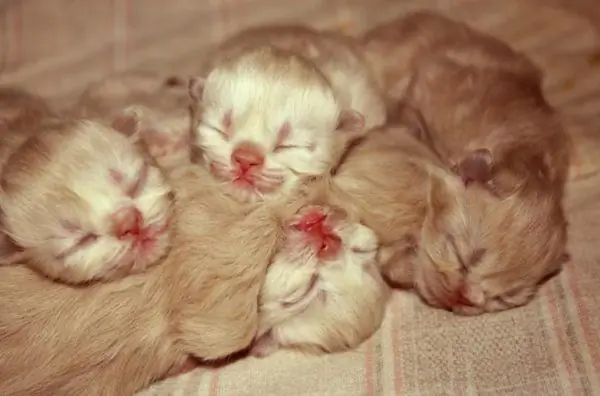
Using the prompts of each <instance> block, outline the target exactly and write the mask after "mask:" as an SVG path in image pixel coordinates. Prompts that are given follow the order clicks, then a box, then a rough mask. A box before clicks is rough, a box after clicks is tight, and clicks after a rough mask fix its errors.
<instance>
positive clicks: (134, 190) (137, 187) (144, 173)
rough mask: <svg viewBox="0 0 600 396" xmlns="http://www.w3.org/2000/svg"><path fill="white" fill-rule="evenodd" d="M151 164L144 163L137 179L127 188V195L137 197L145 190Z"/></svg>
mask: <svg viewBox="0 0 600 396" xmlns="http://www.w3.org/2000/svg"><path fill="white" fill-rule="evenodd" d="M149 169H150V166H149V165H148V164H144V166H143V167H142V169H141V170H140V172H139V173H138V176H137V179H136V180H135V182H134V183H133V184H132V185H131V186H130V187H129V188H128V189H127V195H128V196H129V197H131V198H137V197H138V196H139V195H140V194H141V192H142V191H143V190H144V187H145V186H146V182H147V181H148V171H149Z"/></svg>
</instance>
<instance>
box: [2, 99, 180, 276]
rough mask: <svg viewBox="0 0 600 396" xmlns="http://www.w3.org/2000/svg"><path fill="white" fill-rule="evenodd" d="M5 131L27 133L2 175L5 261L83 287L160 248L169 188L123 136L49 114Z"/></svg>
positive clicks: (130, 268) (164, 245)
mask: <svg viewBox="0 0 600 396" xmlns="http://www.w3.org/2000/svg"><path fill="white" fill-rule="evenodd" d="M0 96H1V94H0ZM11 135H23V136H25V135H28V136H29V138H28V139H26V140H25V141H24V142H23V143H22V144H21V145H20V146H19V147H18V148H17V149H16V150H14V151H13V152H12V154H11V155H10V157H9V158H8V159H7V160H6V162H5V164H4V167H3V169H2V174H1V176H0V188H1V189H2V195H1V196H0V208H1V209H2V215H1V216H2V217H1V222H2V227H3V230H4V232H5V233H6V235H7V236H9V237H10V239H11V240H12V241H13V242H14V244H15V245H16V246H18V247H19V248H20V249H21V252H20V253H19V254H16V255H15V254H3V257H2V263H3V264H13V263H15V262H16V261H22V260H23V259H24V258H26V259H27V262H28V265H30V266H32V267H34V268H36V269H37V270H38V271H40V272H41V273H43V274H45V275H47V276H49V277H51V278H53V279H57V280H61V281H64V282H68V283H81V282H87V281H91V280H112V279H115V278H118V277H122V276H126V275H128V274H130V273H137V272H141V271H143V270H145V269H146V268H147V267H148V266H150V265H152V264H153V263H155V262H156V261H157V260H158V259H160V258H161V257H162V256H163V255H164V254H166V252H167V250H168V247H169V232H168V221H169V217H170V210H171V209H170V208H171V200H170V198H169V193H170V191H171V189H170V187H169V186H168V184H167V183H166V182H165V180H164V178H163V176H162V174H161V173H160V171H159V170H158V169H157V168H156V167H155V166H153V165H152V164H151V163H150V162H149V161H148V160H146V159H145V157H144V155H143V153H142V152H141V151H139V150H138V149H137V147H136V146H135V145H134V144H133V142H132V141H131V140H128V139H127V138H126V137H125V136H124V135H123V134H121V133H119V132H117V131H115V130H114V129H111V128H109V127H107V126H104V125H102V124H99V123H95V122H92V121H85V120H67V119H61V118H59V117H55V116H51V117H48V118H43V119H40V120H39V121H38V122H37V123H36V124H21V125H16V124H14V127H10V128H9V131H8V132H7V134H6V135H4V136H11ZM4 143H5V141H3V142H2V145H3V146H4Z"/></svg>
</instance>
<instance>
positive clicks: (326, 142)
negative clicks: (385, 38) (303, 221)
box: [190, 26, 385, 200]
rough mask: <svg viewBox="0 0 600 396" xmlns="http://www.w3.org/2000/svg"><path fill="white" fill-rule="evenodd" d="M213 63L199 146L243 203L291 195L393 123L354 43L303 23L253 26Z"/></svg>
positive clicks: (194, 88) (199, 89)
mask: <svg viewBox="0 0 600 396" xmlns="http://www.w3.org/2000/svg"><path fill="white" fill-rule="evenodd" d="M208 58H209V63H208V65H207V66H206V68H205V76H206V77H205V78H204V77H203V78H199V79H195V80H192V82H191V85H190V93H191V96H192V98H193V99H195V100H197V101H199V103H201V106H202V108H203V110H202V113H201V115H200V117H199V123H198V127H197V129H196V138H195V144H196V145H197V146H198V147H199V148H200V149H201V150H202V152H203V156H204V160H205V164H206V166H208V167H209V168H210V169H211V171H212V172H213V174H214V175H215V176H216V177H217V178H219V179H221V180H223V182H224V183H225V184H227V185H228V186H229V187H230V189H231V190H232V192H233V193H234V194H236V196H238V197H239V198H241V199H244V200H256V199H271V198H279V197H281V196H285V195H287V194H288V193H289V192H290V191H291V190H293V189H294V188H295V187H296V186H297V185H298V183H299V182H300V181H301V180H302V179H304V178H307V177H313V176H318V175H322V174H324V173H326V172H328V171H329V170H330V169H331V168H332V167H334V166H336V165H337V163H338V162H339V159H340V157H341V156H342V155H343V153H344V151H345V149H346V147H347V146H348V145H349V144H350V143H351V142H352V141H354V140H355V139H357V138H358V137H360V136H362V135H364V134H365V133H367V131H368V129H369V128H372V127H374V126H376V125H380V124H382V123H383V122H384V121H385V105H384V102H383V99H382V97H381V95H380V93H379V90H378V88H377V87H376V84H375V82H374V80H373V77H372V76H371V74H370V71H369V69H368V68H367V67H366V64H365V63H364V61H363V60H362V59H361V58H360V56H359V55H358V54H357V53H356V52H355V51H354V49H353V44H352V42H351V41H350V39H346V38H343V37H339V36H335V35H333V34H326V33H319V32H316V31H314V30H312V29H309V28H306V27H301V26H290V27H268V28H257V29H249V30H246V31H243V32H240V33H239V34H238V35H236V36H234V37H232V38H231V39H230V40H227V41H226V42H225V43H223V44H222V45H221V46H219V47H218V48H217V49H216V50H215V51H214V52H213V53H212V54H210V55H209V57H208Z"/></svg>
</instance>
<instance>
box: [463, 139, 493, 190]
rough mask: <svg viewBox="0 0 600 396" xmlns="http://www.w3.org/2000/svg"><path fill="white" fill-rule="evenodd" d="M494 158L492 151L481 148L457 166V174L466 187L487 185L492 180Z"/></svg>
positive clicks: (472, 152) (468, 155)
mask: <svg viewBox="0 0 600 396" xmlns="http://www.w3.org/2000/svg"><path fill="white" fill-rule="evenodd" d="M492 167H493V157H492V153H491V151H490V150H488V149H486V148H481V149H477V150H473V151H471V152H470V153H469V154H467V155H466V156H465V157H464V158H463V159H462V160H461V161H460V162H459V163H458V165H457V168H456V170H457V172H458V174H459V176H460V177H461V178H462V180H463V183H464V184H465V186H466V185H468V184H470V183H473V182H476V183H487V182H488V181H489V180H490V179H491V178H492Z"/></svg>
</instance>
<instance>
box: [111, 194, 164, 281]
mask: <svg viewBox="0 0 600 396" xmlns="http://www.w3.org/2000/svg"><path fill="white" fill-rule="evenodd" d="M112 219H113V222H114V235H115V237H117V238H118V239H120V240H128V241H130V242H131V247H130V250H129V251H128V253H127V254H126V255H125V257H124V258H123V261H125V262H128V261H129V262H130V263H131V264H130V266H131V267H130V268H129V270H130V271H131V272H139V271H141V270H144V269H145V265H141V263H140V260H136V259H134V260H131V256H132V255H133V256H134V257H140V258H141V259H142V260H141V261H142V262H144V261H146V260H144V259H146V258H148V257H150V256H152V253H153V250H154V247H155V243H156V240H157V239H158V238H159V237H160V236H161V235H163V234H164V232H165V231H166V229H167V225H164V226H162V227H156V226H145V225H144V219H143V216H142V213H141V212H140V211H139V210H138V209H137V208H136V207H134V206H130V207H127V208H122V209H120V210H119V211H117V212H116V213H114V214H113V215H112Z"/></svg>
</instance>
